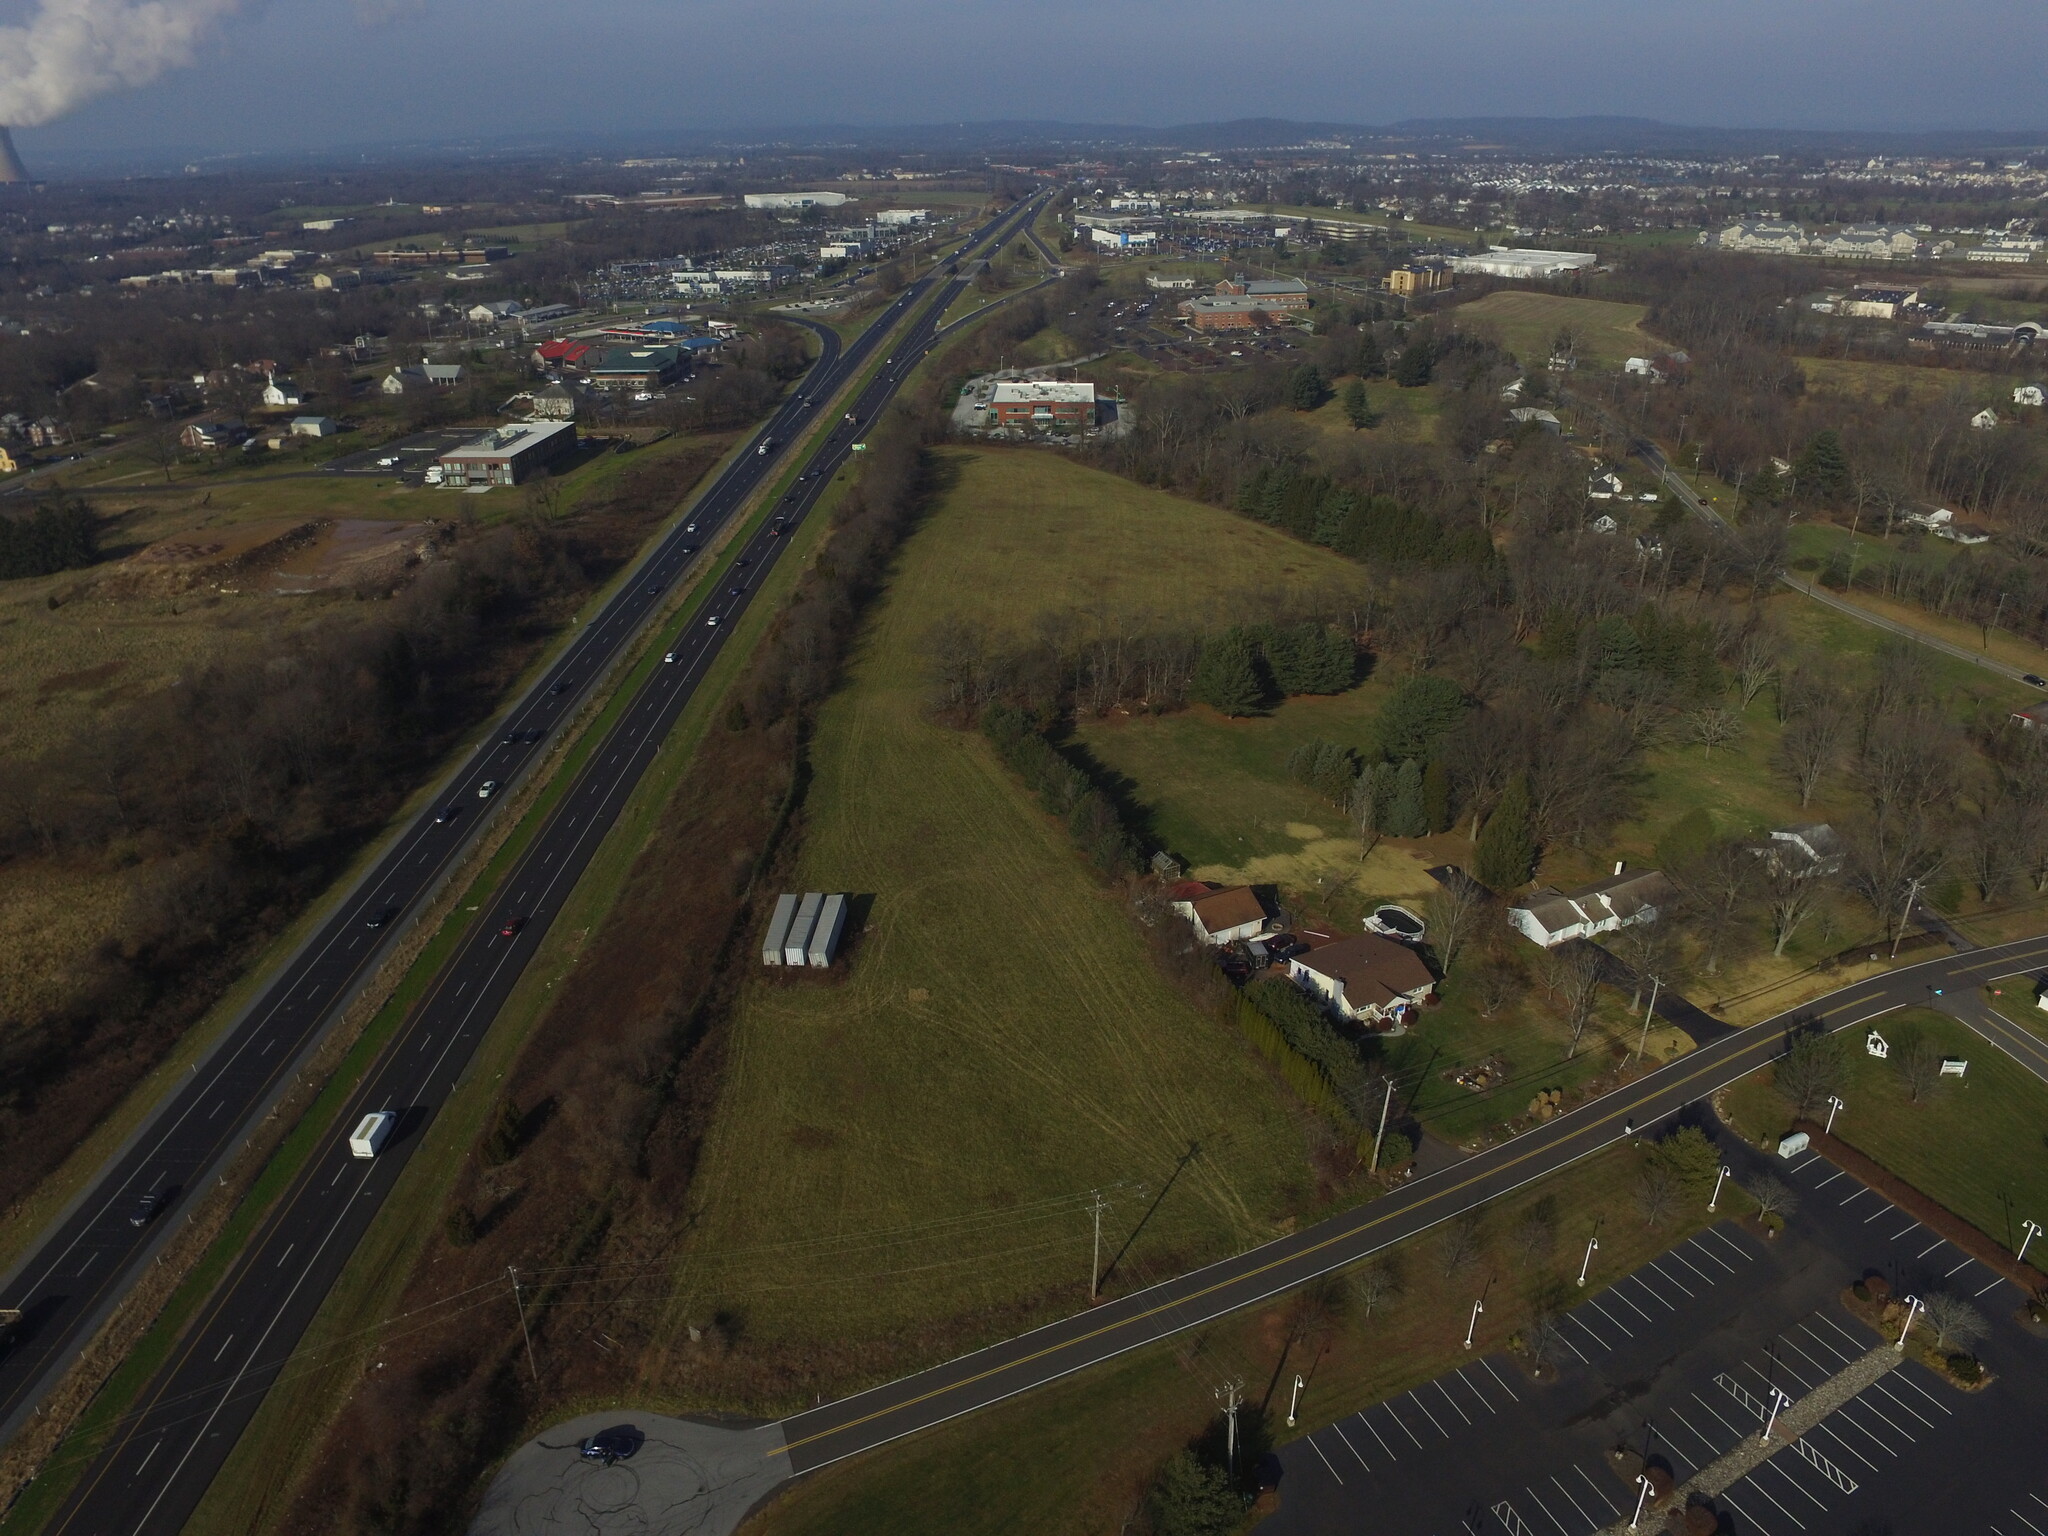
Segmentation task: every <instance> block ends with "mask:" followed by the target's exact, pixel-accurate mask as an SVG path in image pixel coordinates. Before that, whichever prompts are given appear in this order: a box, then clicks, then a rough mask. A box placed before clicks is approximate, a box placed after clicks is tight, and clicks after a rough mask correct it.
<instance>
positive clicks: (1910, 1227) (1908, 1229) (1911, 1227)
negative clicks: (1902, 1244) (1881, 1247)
mask: <svg viewBox="0 0 2048 1536" xmlns="http://www.w3.org/2000/svg"><path fill="white" fill-rule="evenodd" d="M1919 1225H1920V1223H1919V1222H1917V1221H1909V1222H1907V1223H1906V1224H1905V1225H1904V1226H1903V1227H1901V1228H1899V1230H1898V1231H1896V1232H1894V1233H1893V1234H1892V1235H1891V1236H1890V1237H1888V1238H1886V1239H1885V1241H1886V1242H1888V1243H1896V1242H1897V1241H1898V1240H1899V1239H1900V1238H1902V1237H1904V1236H1905V1235H1906V1234H1907V1233H1908V1232H1911V1231H1914V1230H1915V1229H1917V1228H1918V1227H1919Z"/></svg>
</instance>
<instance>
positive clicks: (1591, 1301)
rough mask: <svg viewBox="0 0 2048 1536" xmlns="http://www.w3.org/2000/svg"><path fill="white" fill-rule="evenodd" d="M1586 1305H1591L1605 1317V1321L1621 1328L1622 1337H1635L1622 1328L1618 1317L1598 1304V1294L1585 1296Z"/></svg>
mask: <svg viewBox="0 0 2048 1536" xmlns="http://www.w3.org/2000/svg"><path fill="white" fill-rule="evenodd" d="M1586 1305H1587V1306H1589V1307H1591V1308H1592V1309H1593V1310H1594V1311H1596V1312H1598V1313H1599V1314H1600V1315H1601V1316H1602V1317H1604V1318H1606V1319H1607V1321H1609V1322H1610V1323H1613V1324H1614V1326H1615V1327H1617V1328H1621V1333H1622V1337H1623V1338H1627V1339H1632V1338H1634V1337H1635V1335H1634V1334H1632V1333H1630V1332H1629V1331H1628V1329H1626V1328H1622V1325H1621V1321H1620V1319H1618V1318H1616V1317H1615V1315H1614V1314H1613V1313H1612V1312H1610V1311H1608V1310H1607V1309H1606V1308H1605V1307H1603V1306H1601V1305H1600V1298H1599V1297H1598V1296H1588V1297H1587V1298H1586Z"/></svg>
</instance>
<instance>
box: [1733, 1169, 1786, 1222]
mask: <svg viewBox="0 0 2048 1536" xmlns="http://www.w3.org/2000/svg"><path fill="white" fill-rule="evenodd" d="M1745 1187H1746V1188H1747V1189H1748V1190H1749V1198H1750V1199H1752V1200H1754V1201H1755V1202H1756V1208H1757V1213H1758V1214H1759V1215H1763V1216H1791V1215H1792V1214H1794V1213H1795V1212H1796V1211H1798V1209H1799V1192H1798V1191H1797V1190H1795V1189H1794V1188H1793V1187H1792V1186H1791V1185H1790V1184H1787V1183H1786V1182H1785V1181H1784V1180H1783V1179H1781V1178H1779V1177H1778V1176H1777V1175H1776V1174H1774V1173H1766V1174H1763V1175H1761V1176H1760V1177H1758V1178H1757V1179H1755V1180H1753V1181H1752V1182H1751V1183H1749V1184H1748V1185H1747V1186H1745Z"/></svg>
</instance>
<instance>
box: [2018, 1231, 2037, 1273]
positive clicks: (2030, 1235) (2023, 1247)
mask: <svg viewBox="0 0 2048 1536" xmlns="http://www.w3.org/2000/svg"><path fill="white" fill-rule="evenodd" d="M2020 1230H2021V1231H2022V1232H2024V1233H2026V1234H2027V1235H2026V1236H2025V1237H2023V1238H2021V1239H2020V1251H2019V1261H2020V1262H2021V1263H2022V1264H2024V1263H2026V1262H2027V1244H2029V1243H2031V1242H2032V1241H2033V1240H2034V1239H2035V1238H2037V1237H2039V1236H2040V1235H2041V1224H2040V1223H2039V1222H2035V1221H2023V1222H2021V1223H2020Z"/></svg>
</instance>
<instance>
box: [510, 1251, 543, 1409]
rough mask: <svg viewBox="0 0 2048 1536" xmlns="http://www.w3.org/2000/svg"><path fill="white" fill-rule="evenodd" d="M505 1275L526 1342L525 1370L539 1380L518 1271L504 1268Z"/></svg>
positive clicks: (538, 1368)
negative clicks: (510, 1286) (508, 1278)
mask: <svg viewBox="0 0 2048 1536" xmlns="http://www.w3.org/2000/svg"><path fill="white" fill-rule="evenodd" d="M505 1273H506V1274H507V1275H508V1276H509V1277H510V1278H511V1281H512V1305H513V1306H515V1307H517V1308H518V1309H519V1332H520V1334H521V1335H522V1336H523V1337H524V1338H525V1340H526V1368H527V1369H528V1370H529V1371H531V1372H533V1379H534V1380H535V1381H539V1380H540V1367H539V1366H538V1365H536V1364H535V1363H534V1359H533V1334H532V1333H531V1332H530V1331H529V1330H528V1328H527V1326H526V1301H525V1299H524V1298H523V1297H521V1296H520V1294H519V1271H518V1270H517V1269H515V1268H514V1267H513V1266H512V1265H510V1264H507V1265H506V1266H505Z"/></svg>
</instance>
